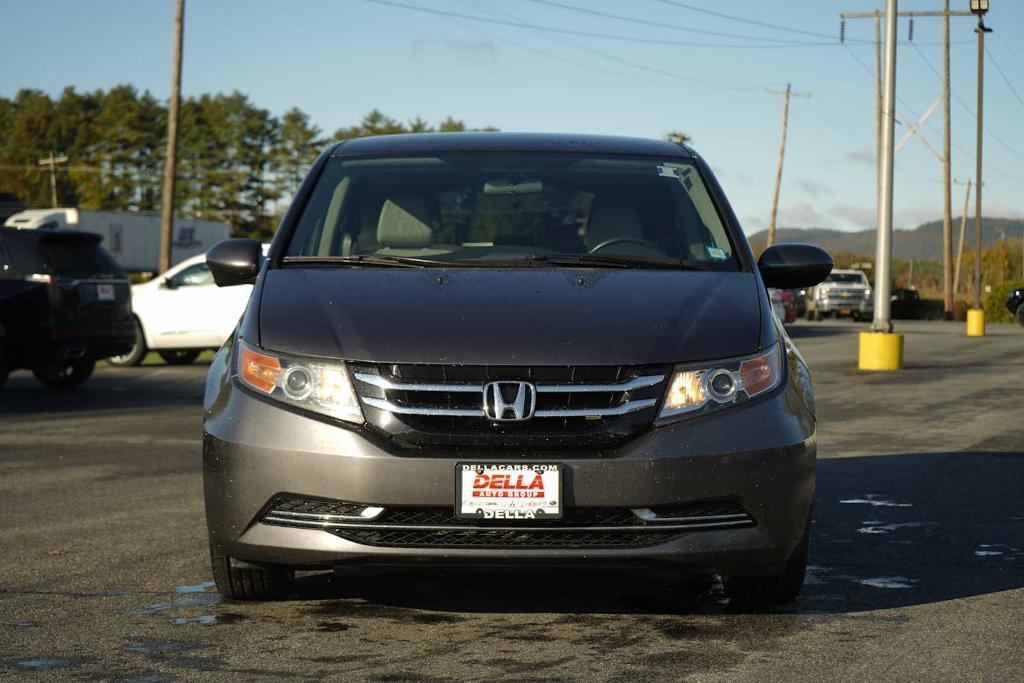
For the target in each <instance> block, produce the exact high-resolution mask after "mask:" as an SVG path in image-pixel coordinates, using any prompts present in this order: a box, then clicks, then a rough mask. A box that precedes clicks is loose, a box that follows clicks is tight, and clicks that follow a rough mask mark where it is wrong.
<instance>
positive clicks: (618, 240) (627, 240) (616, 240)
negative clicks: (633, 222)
mask: <svg viewBox="0 0 1024 683" xmlns="http://www.w3.org/2000/svg"><path fill="white" fill-rule="evenodd" d="M613 244H639V245H640V246H642V247H649V248H650V249H654V250H655V251H657V252H658V253H659V254H664V253H665V252H663V251H662V250H661V247H659V246H658V245H657V244H655V243H654V242H651V241H649V240H645V239H640V238H639V237H613V238H611V239H610V240H605V241H604V242H601V243H600V244H598V245H597V246H595V247H594V248H593V249H591V250H590V251H588V252H587V253H588V254H596V253H597V252H599V251H600V250H602V249H604V248H605V247H610V246H611V245H613Z"/></svg>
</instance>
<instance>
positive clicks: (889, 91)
mask: <svg viewBox="0 0 1024 683" xmlns="http://www.w3.org/2000/svg"><path fill="white" fill-rule="evenodd" d="M896 13H897V8H896V0H886V3H885V86H884V89H883V92H882V96H883V97H882V183H881V184H882V192H881V194H880V196H879V202H878V244H877V249H876V252H875V264H876V265H875V317H874V321H873V322H872V324H871V329H872V331H874V332H892V319H891V316H890V304H891V301H890V297H891V294H892V199H893V154H894V143H895V139H894V128H895V125H894V123H895V121H894V119H895V113H896V112H895V104H896Z"/></svg>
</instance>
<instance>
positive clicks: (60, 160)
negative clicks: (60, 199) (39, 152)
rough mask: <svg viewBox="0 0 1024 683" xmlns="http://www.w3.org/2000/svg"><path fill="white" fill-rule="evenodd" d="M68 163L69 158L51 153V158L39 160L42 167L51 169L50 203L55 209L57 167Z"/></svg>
mask: <svg viewBox="0 0 1024 683" xmlns="http://www.w3.org/2000/svg"><path fill="white" fill-rule="evenodd" d="M66 163H68V158H67V157H66V156H64V155H63V154H62V155H61V156H59V157H58V156H54V154H53V152H50V156H48V157H44V158H42V159H40V160H39V165H40V166H49V167H50V203H51V204H52V205H53V208H55V209H56V208H57V165H58V164H66Z"/></svg>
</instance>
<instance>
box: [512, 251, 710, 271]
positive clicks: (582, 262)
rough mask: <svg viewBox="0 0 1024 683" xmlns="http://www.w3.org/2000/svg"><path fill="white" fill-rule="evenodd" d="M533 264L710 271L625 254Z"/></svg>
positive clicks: (538, 259)
mask: <svg viewBox="0 0 1024 683" xmlns="http://www.w3.org/2000/svg"><path fill="white" fill-rule="evenodd" d="M528 260H529V261H530V262H532V263H550V264H552V265H555V266H582V267H587V266H603V267H610V268H660V269H664V270H709V268H708V266H707V264H705V263H702V262H701V261H690V260H687V259H673V258H650V257H646V256H627V255H623V254H614V255H613V254H547V255H537V256H531V257H530V258H529V259H528Z"/></svg>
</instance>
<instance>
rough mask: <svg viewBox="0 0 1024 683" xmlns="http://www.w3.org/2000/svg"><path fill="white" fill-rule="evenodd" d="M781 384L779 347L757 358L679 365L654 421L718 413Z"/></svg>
mask: <svg viewBox="0 0 1024 683" xmlns="http://www.w3.org/2000/svg"><path fill="white" fill-rule="evenodd" d="M781 382H782V345H781V344H776V345H775V346H773V347H772V348H771V350H770V351H768V352H767V353H762V354H759V355H757V356H747V357H743V358H733V359H729V360H723V361H716V362H711V363H702V364H700V365H699V366H693V365H691V366H680V367H677V368H676V371H675V372H674V373H673V374H672V381H671V382H670V383H669V386H668V394H667V395H666V396H665V404H664V405H663V406H662V408H661V413H660V414H659V416H658V419H664V418H670V417H674V416H678V415H688V414H692V413H698V412H700V413H706V412H711V411H713V410H719V409H721V408H725V407H727V406H730V405H733V404H735V403H740V402H743V401H748V400H750V399H752V398H754V397H755V396H759V395H761V394H764V393H766V392H769V391H771V390H772V389H774V388H775V387H777V386H779V384H780V383H781Z"/></svg>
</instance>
